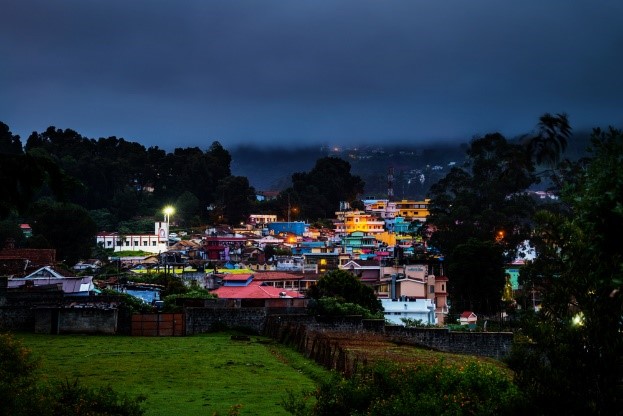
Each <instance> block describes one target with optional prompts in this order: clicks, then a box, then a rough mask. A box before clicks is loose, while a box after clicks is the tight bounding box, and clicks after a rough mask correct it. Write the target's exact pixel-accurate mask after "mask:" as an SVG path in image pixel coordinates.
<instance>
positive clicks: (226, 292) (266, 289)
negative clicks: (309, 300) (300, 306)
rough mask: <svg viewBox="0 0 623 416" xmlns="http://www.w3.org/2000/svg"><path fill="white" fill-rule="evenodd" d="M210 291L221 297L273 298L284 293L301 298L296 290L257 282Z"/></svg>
mask: <svg viewBox="0 0 623 416" xmlns="http://www.w3.org/2000/svg"><path fill="white" fill-rule="evenodd" d="M212 293H214V294H215V295H217V296H218V297H219V298H221V299H275V298H281V297H283V296H281V294H283V293H285V296H286V297H290V298H302V297H303V295H301V294H300V293H298V292H294V291H291V290H284V289H283V288H278V287H273V286H260V284H259V282H254V283H251V284H250V285H248V286H242V287H235V286H221V287H219V288H218V289H216V290H213V291H212Z"/></svg>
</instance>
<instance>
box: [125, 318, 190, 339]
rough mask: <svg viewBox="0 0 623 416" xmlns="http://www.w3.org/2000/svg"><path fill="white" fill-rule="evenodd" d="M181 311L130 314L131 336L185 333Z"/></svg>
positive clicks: (177, 335) (160, 335)
mask: <svg viewBox="0 0 623 416" xmlns="http://www.w3.org/2000/svg"><path fill="white" fill-rule="evenodd" d="M184 323H185V317H184V314H183V313H150V314H142V315H132V336H137V337H179V336H184V335H185V334H186V331H185V325H184Z"/></svg>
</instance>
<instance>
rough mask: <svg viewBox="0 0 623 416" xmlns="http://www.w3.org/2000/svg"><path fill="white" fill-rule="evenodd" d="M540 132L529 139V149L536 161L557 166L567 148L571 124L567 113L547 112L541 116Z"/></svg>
mask: <svg viewBox="0 0 623 416" xmlns="http://www.w3.org/2000/svg"><path fill="white" fill-rule="evenodd" d="M537 128H538V133H537V135H536V136H534V137H531V138H530V139H529V140H528V149H529V151H530V154H531V155H532V157H533V158H534V161H535V162H536V163H537V164H539V165H541V164H544V165H547V166H555V165H556V164H557V163H558V162H559V161H560V159H561V156H562V154H563V153H564V151H565V150H566V149H567V144H568V140H569V137H570V136H571V126H570V125H569V119H568V117H567V114H565V113H561V114H555V115H552V114H550V113H545V114H543V115H542V116H541V117H540V118H539V124H538V125H537Z"/></svg>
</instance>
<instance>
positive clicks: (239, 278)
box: [223, 274, 254, 282]
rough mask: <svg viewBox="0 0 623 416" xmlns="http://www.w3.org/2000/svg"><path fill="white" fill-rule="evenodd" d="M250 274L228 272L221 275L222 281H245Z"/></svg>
mask: <svg viewBox="0 0 623 416" xmlns="http://www.w3.org/2000/svg"><path fill="white" fill-rule="evenodd" d="M253 276H254V275H252V274H228V275H226V276H225V277H223V281H224V282H240V281H242V282H246V281H247V280H249V278H250V277H253Z"/></svg>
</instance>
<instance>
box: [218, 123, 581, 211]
mask: <svg viewBox="0 0 623 416" xmlns="http://www.w3.org/2000/svg"><path fill="white" fill-rule="evenodd" d="M590 135H591V132H589V131H578V132H575V133H574V135H573V136H572V137H571V138H570V140H569V143H568V147H567V151H566V153H565V157H567V158H569V159H571V160H577V159H579V158H580V157H583V156H586V155H587V152H586V149H587V147H588V146H589V144H590ZM515 140H521V138H516V139H515ZM468 141H469V140H466V141H465V142H464V143H462V144H459V143H457V144H448V143H442V144H437V145H435V144H427V145H420V146H415V145H409V144H405V145H388V146H369V145H368V146H360V147H348V148H330V147H328V146H319V145H318V146H307V147H297V148H294V147H293V148H265V147H260V146H241V147H237V148H233V149H230V150H229V151H230V153H231V155H232V163H231V170H232V173H233V174H234V175H238V176H246V177H247V178H249V182H250V183H251V185H252V186H253V187H255V189H256V190H263V191H266V190H273V191H281V190H283V189H285V188H287V187H288V186H290V180H291V176H292V174H293V173H295V172H308V171H309V170H311V169H312V168H313V167H314V164H315V163H316V160H318V159H319V158H321V157H324V156H335V157H340V158H342V159H344V160H347V161H348V162H349V163H350V164H351V167H352V168H351V172H352V173H353V174H355V175H359V176H360V177H361V178H362V179H363V180H364V181H365V183H366V187H365V196H373V197H378V198H380V197H386V196H387V192H388V174H389V172H390V169H393V192H394V196H395V197H396V198H417V199H420V198H424V197H426V195H427V193H428V189H429V188H430V186H431V185H432V184H433V183H435V182H436V181H438V180H439V179H441V178H442V177H444V176H445V175H446V173H447V172H448V171H449V169H450V168H451V166H452V165H454V164H456V165H460V164H462V163H463V161H464V159H465V151H466V149H467V146H468V144H467V143H468Z"/></svg>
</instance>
